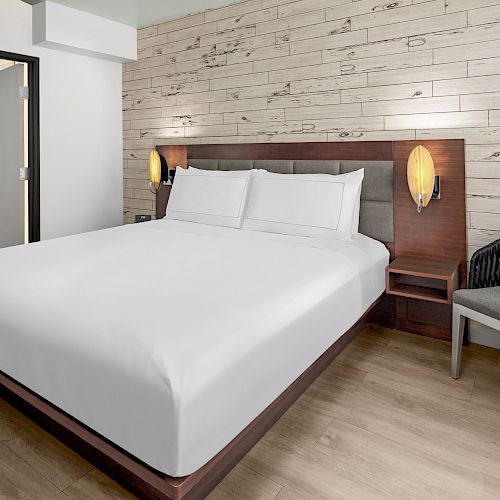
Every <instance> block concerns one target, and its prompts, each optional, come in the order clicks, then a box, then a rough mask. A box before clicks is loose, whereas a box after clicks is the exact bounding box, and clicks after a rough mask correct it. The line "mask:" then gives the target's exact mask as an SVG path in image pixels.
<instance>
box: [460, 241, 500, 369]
mask: <svg viewBox="0 0 500 500" xmlns="http://www.w3.org/2000/svg"><path fill="white" fill-rule="evenodd" d="M466 318H469V319H473V320H474V321H478V322H480V323H482V324H484V325H486V326H489V327H490V328H493V329H495V330H498V331H499V332H500V240H497V241H494V242H493V243H490V244H489V245H487V246H485V247H484V248H481V249H479V250H478V251H477V252H475V253H474V255H473V256H472V259H471V262H470V271H469V288H467V289H464V290H457V291H456V292H455V293H454V294H453V334H452V335H453V338H452V355H451V376H452V377H453V378H458V377H459V376H460V358H461V354H462V343H463V339H464V327H465V320H466Z"/></svg>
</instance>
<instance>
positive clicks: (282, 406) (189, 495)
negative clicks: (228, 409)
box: [0, 299, 380, 500]
mask: <svg viewBox="0 0 500 500" xmlns="http://www.w3.org/2000/svg"><path fill="white" fill-rule="evenodd" d="M379 300H380V299H378V300H377V301H376V302H375V304H376V303H377V302H378V301H379ZM375 304H373V305H372V306H371V307H370V309H371V308H372V307H374V306H375ZM367 313H368V311H367ZM367 313H365V315H363V317H362V318H360V319H359V320H358V321H357V322H356V323H355V324H354V325H353V326H352V327H351V328H350V329H349V330H348V331H347V332H346V333H344V334H343V335H342V337H340V338H339V339H338V340H337V341H336V342H335V343H334V344H333V345H332V346H331V347H330V348H329V349H328V350H327V351H326V352H325V353H324V354H323V355H322V356H320V357H319V358H318V359H317V360H316V361H315V362H314V363H313V364H312V365H311V366H310V367H309V368H307V369H306V371H304V372H303V373H302V375H300V376H299V377H298V378H297V379H296V380H295V381H294V382H293V383H292V384H291V385H290V386H289V387H288V388H287V389H286V390H285V391H284V392H283V393H281V394H280V395H279V396H278V397H277V398H276V399H275V400H274V401H273V402H272V403H271V404H270V405H269V406H268V407H267V408H266V409H265V410H264V411H263V412H262V413H261V414H260V415H258V416H257V417H256V418H255V419H254V420H253V421H252V422H251V423H250V424H249V425H247V426H246V427H245V429H243V430H242V431H241V432H240V433H239V434H238V435H237V436H236V437H235V438H234V439H233V440H232V441H231V442H230V443H229V444H228V445H227V446H226V447H225V448H224V449H222V450H221V451H220V452H219V453H218V454H217V455H215V457H213V458H212V459H211V460H210V461H209V462H208V463H207V464H205V465H204V466H203V467H201V469H198V470H197V471H196V472H194V473H193V474H191V475H189V476H186V477H182V478H175V477H171V476H167V475H166V474H161V473H160V472H157V471H156V470H154V469H152V468H151V467H149V466H148V465H146V464H145V463H143V462H141V461H139V460H138V459H137V458H135V457H133V456H132V455H130V454H129V453H127V452H126V451H125V450H123V449H121V448H119V447H117V446H116V445H114V444H113V443H111V442H110V441H108V440H107V439H106V438H104V437H103V436H100V435H99V434H97V433H96V432H94V431H93V430H91V429H89V428H88V427H87V426H85V425H84V424H82V423H81V422H78V421H77V420H76V419H74V418H73V417H71V416H70V415H68V414H67V413H65V412H63V411H62V410H60V409H59V408H57V407H55V406H54V405H52V404H51V403H49V402H48V401H46V400H45V399H43V398H41V397H40V396H38V395H36V394H35V393H34V392H32V391H30V390H29V389H27V388H26V387H24V386H22V385H21V384H19V383H18V382H16V381H15V380H13V379H12V378H10V377H8V376H7V375H5V374H4V373H2V372H0V395H1V396H2V397H3V398H4V399H5V400H6V401H9V402H10V403H11V404H12V405H13V406H14V407H16V408H18V409H19V410H20V411H21V412H23V413H24V414H26V415H27V416H28V417H30V418H31V419H32V420H33V421H34V422H36V423H37V424H39V425H40V426H41V427H43V428H44V429H45V430H47V431H48V432H49V433H50V434H52V435H53V436H55V437H56V438H58V439H59V440H60V441H62V442H63V443H64V444H66V445H67V446H69V447H70V448H71V449H73V450H74V451H76V452H77V453H78V454H79V455H81V456H82V457H83V458H85V459H86V460H88V461H89V462H90V463H92V464H93V465H95V466H96V467H98V468H99V469H100V470H101V471H103V472H105V473H106V474H108V475H109V476H111V477H112V478H113V479H115V480H116V481H117V482H118V483H120V484H121V485H122V486H124V487H125V488H127V489H128V490H129V491H130V492H132V493H134V494H135V495H137V496H138V497H139V498H147V499H155V500H156V499H158V500H181V499H182V500H195V499H196V500H199V499H201V498H205V496H207V495H208V494H209V493H210V492H211V491H212V490H213V489H214V488H215V486H217V484H218V483H219V482H220V481H221V480H222V479H223V478H224V476H226V474H227V473H228V472H229V471H230V470H231V469H232V468H233V467H234V466H235V465H236V464H237V463H238V462H239V461H240V460H241V459H242V458H243V457H244V456H245V455H246V453H247V452H248V451H249V450H250V449H251V448H252V447H253V446H254V445H255V444H256V443H257V441H259V439H260V438H261V437H262V436H263V435H264V434H265V433H266V432H267V431H268V430H269V429H270V428H271V427H272V425H273V424H274V423H275V422H276V421H277V420H278V419H279V418H280V417H281V416H282V415H283V414H284V413H285V412H286V411H287V410H288V408H290V406H291V405H292V404H293V403H294V402H295V401H296V400H297V399H298V398H299V396H300V395H301V394H302V393H303V392H304V391H305V390H306V389H307V388H308V387H309V385H310V384H311V383H312V382H313V381H314V380H315V379H316V378H317V377H318V376H319V375H320V374H321V373H322V372H323V370H325V368H327V367H328V365H329V364H330V363H331V362H332V361H333V360H334V359H335V358H336V357H337V356H338V355H339V354H340V353H341V352H342V350H343V349H344V347H345V346H346V345H347V344H349V342H350V341H351V340H352V339H353V338H354V337H355V336H356V335H357V334H358V332H359V331H361V330H362V328H363V327H364V325H365V319H366V314H367Z"/></svg>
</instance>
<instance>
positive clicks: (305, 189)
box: [243, 169, 364, 241]
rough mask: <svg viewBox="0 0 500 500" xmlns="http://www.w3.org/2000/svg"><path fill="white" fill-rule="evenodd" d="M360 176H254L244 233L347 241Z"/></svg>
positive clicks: (358, 172)
mask: <svg viewBox="0 0 500 500" xmlns="http://www.w3.org/2000/svg"><path fill="white" fill-rule="evenodd" d="M363 176H364V170H363V169H361V170H357V171H356V172H349V173H348V174H341V175H329V174H274V173H270V172H267V173H260V172H254V173H253V174H252V187H251V189H250V193H249V197H248V203H247V208H246V211H245V216H244V219H243V229H251V230H256V231H267V232H273V233H281V234H290V235H296V236H311V237H319V238H321V237H330V238H337V239H341V240H345V241H350V240H351V237H352V231H353V225H354V220H355V216H356V207H357V206H359V196H360V192H361V183H362V182H363ZM358 218H359V215H358Z"/></svg>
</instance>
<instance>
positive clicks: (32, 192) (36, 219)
mask: <svg viewBox="0 0 500 500" xmlns="http://www.w3.org/2000/svg"><path fill="white" fill-rule="evenodd" d="M0 59H6V60H8V61H15V62H20V63H27V64H28V86H29V89H30V90H29V99H28V167H29V177H28V235H29V242H30V243H32V242H34V241H40V59H39V58H38V57H33V56H25V55H23V54H15V53H13V52H3V51H1V50H0Z"/></svg>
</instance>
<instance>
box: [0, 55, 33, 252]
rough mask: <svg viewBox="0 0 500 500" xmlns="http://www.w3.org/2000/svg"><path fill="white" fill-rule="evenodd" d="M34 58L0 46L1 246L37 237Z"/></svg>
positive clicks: (24, 241)
mask: <svg viewBox="0 0 500 500" xmlns="http://www.w3.org/2000/svg"><path fill="white" fill-rule="evenodd" d="M39 136H40V132H39V60H38V58H36V57H30V56H24V55H21V54H13V53H10V52H2V51H0V248H4V247H8V246H14V245H21V244H24V243H31V242H34V241H39V240H40V180H39V173H40V145H39V141H40V137H39Z"/></svg>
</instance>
